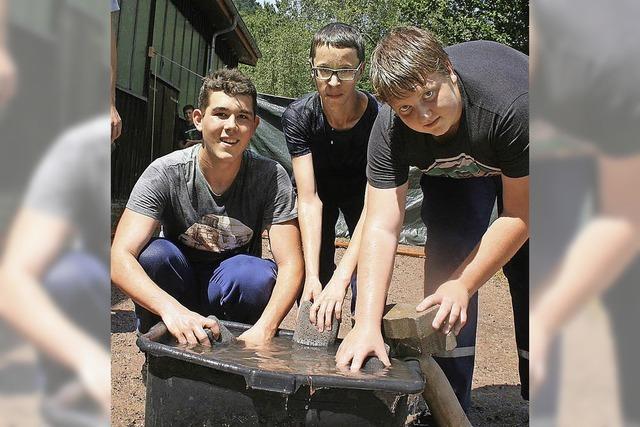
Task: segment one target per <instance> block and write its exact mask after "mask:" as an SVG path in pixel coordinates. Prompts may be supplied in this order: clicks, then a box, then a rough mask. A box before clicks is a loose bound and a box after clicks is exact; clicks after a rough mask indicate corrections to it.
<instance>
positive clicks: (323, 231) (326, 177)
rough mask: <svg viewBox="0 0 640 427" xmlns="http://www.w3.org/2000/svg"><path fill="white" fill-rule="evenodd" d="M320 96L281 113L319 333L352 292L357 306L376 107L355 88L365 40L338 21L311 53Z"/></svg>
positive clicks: (317, 38)
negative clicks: (342, 240)
mask: <svg viewBox="0 0 640 427" xmlns="http://www.w3.org/2000/svg"><path fill="white" fill-rule="evenodd" d="M309 62H310V64H311V73H312V77H313V79H314V81H315V83H316V88H317V92H313V93H311V94H308V95H305V96H303V97H302V98H300V99H298V100H297V101H295V102H293V103H292V104H291V105H290V106H289V107H288V108H287V110H286V111H285V112H284V114H283V116H282V126H283V130H284V134H285V139H286V141H287V147H288V148H289V153H290V154H291V158H292V165H293V174H294V177H295V181H296V186H297V190H298V210H299V213H300V215H299V221H300V230H301V233H302V244H303V247H304V260H305V273H306V275H305V285H304V290H303V294H302V300H303V301H306V300H313V302H314V303H313V305H312V308H311V314H310V320H311V322H312V323H314V324H315V325H316V326H317V328H318V330H320V331H323V330H324V329H325V328H327V329H331V321H332V318H333V316H335V317H336V318H338V319H340V318H341V313H342V302H343V300H344V297H345V293H346V290H347V287H349V286H350V285H351V289H352V295H353V297H352V307H353V306H354V304H355V298H356V288H355V267H356V262H357V256H358V247H359V235H360V233H359V232H358V230H359V229H360V228H359V227H357V225H358V223H359V219H360V216H361V214H362V212H363V207H364V200H365V188H366V183H367V178H366V164H367V144H368V142H369V134H370V132H371V127H372V126H373V122H374V120H375V118H376V115H377V113H378V102H377V101H376V99H375V98H374V97H373V96H372V95H371V94H369V93H367V92H364V91H360V90H358V89H357V88H356V86H357V84H358V81H359V80H360V78H361V77H362V74H363V72H364V68H365V65H364V41H363V40H362V35H361V34H360V32H359V31H358V30H357V29H355V28H353V27H351V26H349V25H346V24H342V23H338V22H336V23H332V24H329V25H326V26H325V27H323V28H322V29H320V30H319V31H318V32H317V33H316V34H315V35H314V37H313V41H312V42H311V50H310V54H309ZM339 212H342V214H343V215H344V219H345V221H346V223H347V227H348V229H349V235H350V236H351V242H350V245H349V248H348V249H347V251H346V253H345V254H344V256H343V257H342V260H341V261H340V264H339V265H338V267H337V268H336V265H335V263H334V255H335V238H336V235H335V226H336V222H337V220H338V215H339Z"/></svg>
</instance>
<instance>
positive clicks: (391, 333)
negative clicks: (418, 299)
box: [382, 303, 440, 339]
mask: <svg viewBox="0 0 640 427" xmlns="http://www.w3.org/2000/svg"><path fill="white" fill-rule="evenodd" d="M439 307H440V306H439V305H436V306H434V307H431V308H429V309H428V310H425V311H421V312H418V311H416V304H411V303H399V304H393V305H388V306H387V307H386V310H385V314H384V317H383V318H382V327H383V331H384V336H385V337H386V338H389V339H406V338H422V337H427V336H429V335H431V334H433V333H435V332H436V331H435V330H434V329H433V327H432V326H431V323H433V319H434V318H435V317H436V313H437V312H438V308H439Z"/></svg>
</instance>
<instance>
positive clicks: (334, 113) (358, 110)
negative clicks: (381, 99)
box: [322, 90, 369, 130]
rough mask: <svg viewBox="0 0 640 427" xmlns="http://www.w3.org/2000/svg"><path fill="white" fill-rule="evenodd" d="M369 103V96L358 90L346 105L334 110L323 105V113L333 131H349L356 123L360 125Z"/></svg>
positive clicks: (336, 107)
mask: <svg viewBox="0 0 640 427" xmlns="http://www.w3.org/2000/svg"><path fill="white" fill-rule="evenodd" d="M368 103H369V99H368V98H367V96H366V95H365V94H364V93H362V92H360V91H358V90H356V91H355V93H354V94H353V96H351V97H349V99H348V100H347V102H345V103H344V104H342V105H338V106H335V107H333V108H331V106H329V105H325V104H323V105H322V111H323V112H324V115H325V117H326V118H327V121H328V122H329V125H330V126H331V127H332V128H333V129H337V130H347V129H351V128H353V127H354V126H355V125H356V123H358V121H359V120H360V118H361V117H362V115H363V114H364V112H365V111H366V109H367V104H368Z"/></svg>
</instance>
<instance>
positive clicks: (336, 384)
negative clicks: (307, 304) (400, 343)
mask: <svg viewBox="0 0 640 427" xmlns="http://www.w3.org/2000/svg"><path fill="white" fill-rule="evenodd" d="M221 323H222V324H224V325H225V326H226V327H227V328H229V330H230V331H231V332H232V333H233V334H234V335H236V336H238V335H239V334H241V333H242V332H243V331H245V330H246V329H248V328H249V326H248V325H244V324H240V323H234V322H226V321H222V322H221ZM292 336H293V332H292V331H287V330H279V331H278V334H277V336H276V338H274V345H273V348H274V349H275V350H274V349H271V347H269V348H267V349H266V350H265V349H257V350H255V349H246V348H245V346H244V345H243V344H242V343H234V344H216V345H214V346H213V347H212V348H208V347H202V346H195V347H187V346H180V345H178V344H177V343H176V341H175V340H174V339H173V337H172V336H171V335H170V334H169V333H168V332H167V329H166V327H165V326H164V324H162V323H159V324H158V325H156V326H154V327H153V328H152V329H151V330H150V331H149V332H148V333H147V334H145V335H142V336H141V337H139V338H138V341H137V344H138V347H139V348H140V349H141V350H142V351H143V352H144V353H145V354H146V357H147V362H148V365H147V366H148V372H147V399H146V408H145V425H147V426H180V425H188V426H213V425H229V426H234V425H242V424H245V425H287V426H288V425H314V426H315V425H318V426H324V425H326V426H336V425H349V426H360V425H363V426H370V425H384V426H394V425H397V426H402V425H404V423H405V420H406V417H407V397H408V395H410V394H415V393H420V392H421V391H422V389H423V386H424V383H423V379H422V378H421V376H420V375H419V374H418V373H416V372H415V371H412V370H410V369H408V368H407V366H406V365H405V364H404V363H403V362H401V361H399V360H396V359H392V365H391V367H390V368H387V369H384V370H383V371H380V372H376V373H365V372H358V373H354V374H352V373H349V372H348V371H347V372H343V371H339V370H337V369H336V368H335V362H333V358H334V356H335V352H336V350H337V345H336V346H333V347H329V348H313V347H302V346H299V345H297V344H295V343H293V342H292V341H291V338H292ZM338 344H339V343H338ZM234 346H235V347H234ZM236 351H239V352H240V353H241V354H242V356H241V357H238V356H237V352H236ZM254 355H255V356H254Z"/></svg>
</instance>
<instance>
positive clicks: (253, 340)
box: [238, 324, 275, 346]
mask: <svg viewBox="0 0 640 427" xmlns="http://www.w3.org/2000/svg"><path fill="white" fill-rule="evenodd" d="M274 335H275V331H273V332H272V331H270V330H268V329H267V328H263V327H262V326H260V325H259V324H255V325H253V326H252V327H251V328H249V329H247V330H246V331H244V332H243V333H242V334H241V335H240V336H239V337H238V340H239V341H243V342H244V343H245V344H247V345H248V346H261V345H264V344H267V343H268V342H269V341H271V338H273V336H274Z"/></svg>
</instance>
